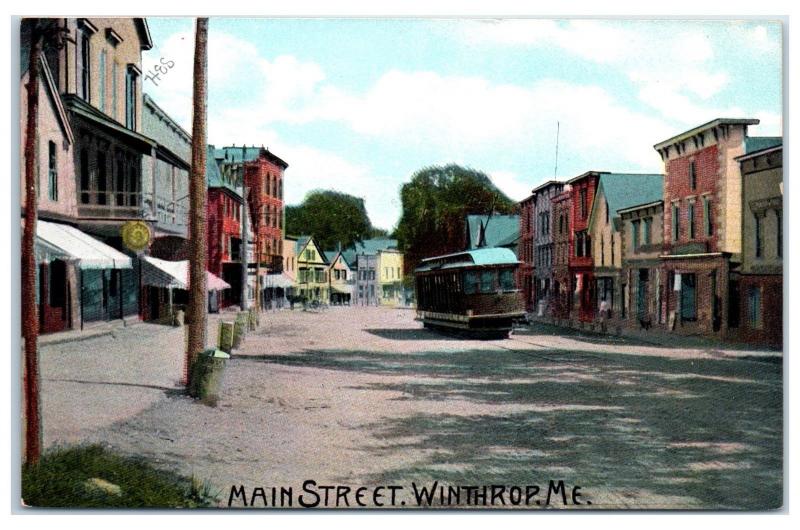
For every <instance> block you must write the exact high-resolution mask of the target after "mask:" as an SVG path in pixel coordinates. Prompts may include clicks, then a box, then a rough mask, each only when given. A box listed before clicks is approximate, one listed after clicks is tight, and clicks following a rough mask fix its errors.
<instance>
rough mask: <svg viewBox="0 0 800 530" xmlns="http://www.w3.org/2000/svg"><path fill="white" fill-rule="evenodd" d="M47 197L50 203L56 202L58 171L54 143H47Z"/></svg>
mask: <svg viewBox="0 0 800 530" xmlns="http://www.w3.org/2000/svg"><path fill="white" fill-rule="evenodd" d="M47 184H48V187H47V196H48V197H49V198H50V200H51V201H57V200H58V171H57V170H56V143H55V142H48V143H47Z"/></svg>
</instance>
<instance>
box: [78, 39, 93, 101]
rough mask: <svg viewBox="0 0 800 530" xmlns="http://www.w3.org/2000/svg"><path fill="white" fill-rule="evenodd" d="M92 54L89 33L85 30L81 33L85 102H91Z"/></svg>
mask: <svg viewBox="0 0 800 530" xmlns="http://www.w3.org/2000/svg"><path fill="white" fill-rule="evenodd" d="M90 58H91V54H90V45H89V33H88V32H87V31H86V30H84V31H82V32H81V67H80V81H81V87H80V94H81V98H83V100H84V101H89V94H90V92H89V89H90V88H91V87H90V83H91V78H92V77H91V59H90Z"/></svg>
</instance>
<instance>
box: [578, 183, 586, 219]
mask: <svg viewBox="0 0 800 530" xmlns="http://www.w3.org/2000/svg"><path fill="white" fill-rule="evenodd" d="M580 205H581V219H586V215H587V212H588V204H587V203H586V188H581V191H580Z"/></svg>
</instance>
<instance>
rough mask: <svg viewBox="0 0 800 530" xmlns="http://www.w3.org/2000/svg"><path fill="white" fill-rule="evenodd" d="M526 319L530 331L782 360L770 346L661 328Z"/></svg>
mask: <svg viewBox="0 0 800 530" xmlns="http://www.w3.org/2000/svg"><path fill="white" fill-rule="evenodd" d="M527 319H528V326H527V327H528V328H531V327H532V326H534V325H535V326H545V327H549V328H551V329H553V330H554V331H555V330H570V331H573V332H576V333H584V334H587V335H598V336H612V337H623V338H627V339H633V340H635V341H638V342H642V343H644V344H650V345H653V346H664V347H668V348H680V349H697V350H706V351H708V352H709V353H713V354H717V355H721V356H724V357H737V358H744V357H760V358H770V357H772V358H782V357H783V352H782V351H781V350H780V349H777V348H772V347H769V346H760V345H753V344H744V343H736V342H725V341H720V340H718V339H712V338H708V337H701V336H697V335H681V334H679V333H670V332H668V331H664V330H661V329H652V328H651V329H649V330H646V331H645V330H643V329H638V328H628V327H624V326H619V325H617V324H612V325H609V326H608V327H607V329H606V331H601V329H600V324H599V323H597V322H587V323H576V322H574V321H572V320H562V321H560V323H556V322H553V319H552V317H537V316H535V315H534V314H532V313H528V314H527Z"/></svg>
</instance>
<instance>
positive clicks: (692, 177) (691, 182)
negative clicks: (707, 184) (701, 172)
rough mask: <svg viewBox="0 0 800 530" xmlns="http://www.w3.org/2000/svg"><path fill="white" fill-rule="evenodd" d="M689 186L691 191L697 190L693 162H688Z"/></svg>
mask: <svg viewBox="0 0 800 530" xmlns="http://www.w3.org/2000/svg"><path fill="white" fill-rule="evenodd" d="M689 186H691V188H692V190H696V189H697V171H696V169H695V167H694V160H692V161H691V162H689Z"/></svg>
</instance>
